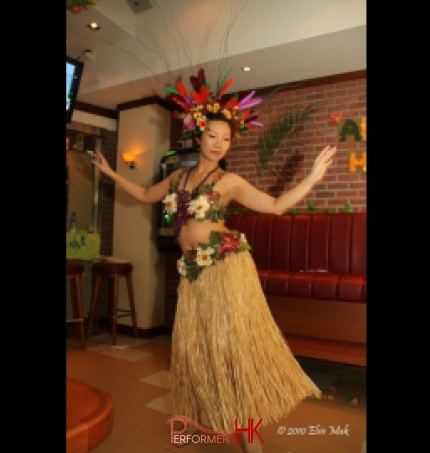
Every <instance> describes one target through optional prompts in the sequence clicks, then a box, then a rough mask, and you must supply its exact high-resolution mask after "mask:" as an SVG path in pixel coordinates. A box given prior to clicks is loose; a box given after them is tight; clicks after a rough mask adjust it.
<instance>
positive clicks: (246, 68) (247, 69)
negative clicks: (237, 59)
mask: <svg viewBox="0 0 430 453" xmlns="http://www.w3.org/2000/svg"><path fill="white" fill-rule="evenodd" d="M242 71H243V72H249V71H252V68H251V66H244V67H243V68H242Z"/></svg>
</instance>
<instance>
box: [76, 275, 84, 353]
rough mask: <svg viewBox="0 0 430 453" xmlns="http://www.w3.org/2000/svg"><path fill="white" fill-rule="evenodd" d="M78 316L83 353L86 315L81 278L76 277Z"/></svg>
mask: <svg viewBox="0 0 430 453" xmlns="http://www.w3.org/2000/svg"><path fill="white" fill-rule="evenodd" d="M76 314H77V318H79V319H80V321H78V324H79V326H77V327H79V333H80V337H81V348H82V350H83V351H85V349H86V341H85V333H84V313H83V308H82V287H81V276H80V275H77V276H76Z"/></svg>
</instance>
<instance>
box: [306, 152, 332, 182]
mask: <svg viewBox="0 0 430 453" xmlns="http://www.w3.org/2000/svg"><path fill="white" fill-rule="evenodd" d="M336 151H337V148H336V146H326V147H325V148H324V149H323V150H322V151H321V152H320V153H319V154H318V156H317V158H316V159H315V162H314V165H313V166H312V170H311V172H310V173H309V177H310V178H311V179H312V181H313V183H314V184H316V183H317V182H318V181H320V180H321V179H322V178H323V177H324V175H325V173H326V171H327V169H328V167H330V165H331V164H332V163H333V156H334V155H335V153H336Z"/></svg>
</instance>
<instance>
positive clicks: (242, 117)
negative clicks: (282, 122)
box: [166, 69, 263, 138]
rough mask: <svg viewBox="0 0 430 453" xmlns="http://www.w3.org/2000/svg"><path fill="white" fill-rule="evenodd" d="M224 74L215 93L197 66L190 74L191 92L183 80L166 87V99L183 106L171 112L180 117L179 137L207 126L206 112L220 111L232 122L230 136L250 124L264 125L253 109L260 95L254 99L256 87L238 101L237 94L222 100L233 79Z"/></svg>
mask: <svg viewBox="0 0 430 453" xmlns="http://www.w3.org/2000/svg"><path fill="white" fill-rule="evenodd" d="M227 75H228V74H226V75H225V76H224V77H223V78H222V79H221V80H219V81H218V83H217V88H216V91H215V93H213V92H211V91H209V90H208V86H207V83H206V77H205V72H204V70H203V69H200V70H199V72H198V75H197V76H191V77H190V82H191V85H192V87H193V88H194V91H192V90H190V94H189V95H187V91H186V89H185V87H184V85H183V83H182V82H177V83H176V86H175V87H167V88H166V91H167V92H168V93H169V94H168V95H167V96H166V100H167V101H170V102H174V103H176V104H178V105H179V106H181V107H182V111H174V112H173V116H174V117H175V118H180V119H183V128H184V131H183V132H184V133H183V135H182V138H188V137H190V136H192V134H195V135H200V134H201V133H202V132H203V131H204V130H205V129H206V127H207V116H206V115H207V114H209V113H218V112H221V113H222V114H223V115H224V116H225V118H226V119H227V120H230V121H231V123H232V125H233V135H234V136H235V137H239V136H240V134H241V132H245V131H248V130H249V129H251V128H252V126H263V124H262V123H259V122H257V121H255V120H256V119H257V115H258V114H257V112H254V110H253V108H254V107H255V106H256V105H257V104H259V103H260V102H261V101H262V99H261V98H253V96H254V94H255V90H253V91H251V92H250V93H249V94H248V95H247V96H245V97H244V98H243V99H241V100H239V94H238V93H235V94H234V95H233V96H232V97H231V98H230V99H229V100H228V101H227V102H225V103H223V101H222V96H223V94H224V93H225V91H226V90H227V88H228V87H229V86H230V85H231V84H232V83H233V81H234V79H233V78H229V79H227Z"/></svg>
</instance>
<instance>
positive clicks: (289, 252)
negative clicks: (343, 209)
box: [226, 213, 366, 275]
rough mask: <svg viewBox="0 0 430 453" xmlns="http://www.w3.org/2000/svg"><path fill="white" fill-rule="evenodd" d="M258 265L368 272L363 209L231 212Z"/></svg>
mask: <svg viewBox="0 0 430 453" xmlns="http://www.w3.org/2000/svg"><path fill="white" fill-rule="evenodd" d="M226 224H227V226H228V227H229V228H231V229H235V230H238V231H241V232H243V233H244V234H245V235H246V238H247V239H248V242H249V244H250V245H251V247H252V250H251V254H252V256H253V258H254V260H255V263H256V266H257V268H258V269H259V270H266V269H268V270H279V271H290V272H303V271H312V270H326V271H328V272H330V273H336V274H352V275H365V274H366V213H336V214H288V215H282V216H278V215H274V214H244V215H231V216H229V217H228V218H227V221H226Z"/></svg>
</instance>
